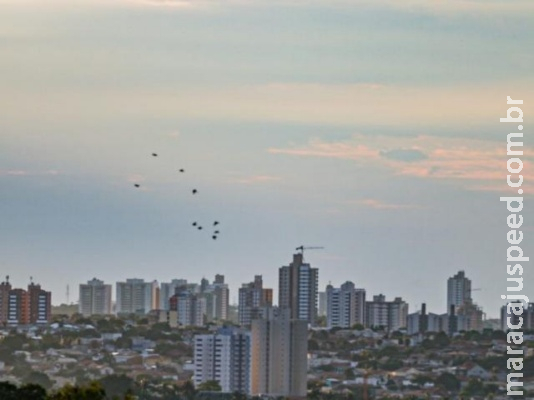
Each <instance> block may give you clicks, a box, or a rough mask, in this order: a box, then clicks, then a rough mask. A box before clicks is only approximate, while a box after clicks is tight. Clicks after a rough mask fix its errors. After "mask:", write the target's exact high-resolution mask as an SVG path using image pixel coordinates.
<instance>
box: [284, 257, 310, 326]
mask: <svg viewBox="0 0 534 400" xmlns="http://www.w3.org/2000/svg"><path fill="white" fill-rule="evenodd" d="M318 288H319V270H318V269H317V268H312V267H311V266H310V264H308V263H304V259H303V254H302V253H300V254H294V255H293V262H292V263H291V264H289V266H284V267H281V268H280V269H279V275H278V306H279V307H281V308H287V309H289V310H290V313H291V318H292V319H300V320H304V321H307V322H308V323H309V324H311V325H315V324H316V320H317V300H318V292H319V290H318Z"/></svg>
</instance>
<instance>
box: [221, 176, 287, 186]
mask: <svg viewBox="0 0 534 400" xmlns="http://www.w3.org/2000/svg"><path fill="white" fill-rule="evenodd" d="M280 180H282V178H281V177H279V176H272V175H253V176H248V177H243V178H235V179H231V180H230V182H231V183H241V184H245V185H255V184H261V183H271V182H277V181H280Z"/></svg>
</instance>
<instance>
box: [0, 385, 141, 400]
mask: <svg viewBox="0 0 534 400" xmlns="http://www.w3.org/2000/svg"><path fill="white" fill-rule="evenodd" d="M135 398H136V397H134V396H133V395H132V394H126V395H124V396H122V397H118V396H114V397H112V398H110V397H107V396H106V391H105V390H104V388H103V387H102V386H101V385H100V384H99V383H98V382H92V383H90V384H89V385H86V386H71V385H67V386H64V387H63V388H61V389H59V390H57V391H52V392H50V393H48V392H47V391H46V389H45V388H43V387H42V386H40V385H37V384H33V383H30V384H27V385H23V386H16V385H14V384H12V383H10V382H0V399H2V400H108V399H111V400H134V399H135Z"/></svg>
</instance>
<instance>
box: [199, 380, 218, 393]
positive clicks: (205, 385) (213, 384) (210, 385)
mask: <svg viewBox="0 0 534 400" xmlns="http://www.w3.org/2000/svg"><path fill="white" fill-rule="evenodd" d="M198 390H200V391H203V392H220V391H221V390H222V388H221V385H220V384H219V382H217V381H206V382H202V383H201V384H200V385H198Z"/></svg>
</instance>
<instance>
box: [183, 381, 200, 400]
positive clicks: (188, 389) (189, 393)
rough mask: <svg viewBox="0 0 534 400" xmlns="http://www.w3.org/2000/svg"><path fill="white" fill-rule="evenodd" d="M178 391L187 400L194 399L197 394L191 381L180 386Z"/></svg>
mask: <svg viewBox="0 0 534 400" xmlns="http://www.w3.org/2000/svg"><path fill="white" fill-rule="evenodd" d="M179 391H180V393H181V394H182V396H184V397H185V398H186V399H188V400H192V399H194V398H195V396H196V393H197V391H196V389H195V386H194V385H193V382H191V381H187V382H185V383H184V384H183V385H182V386H180V389H179Z"/></svg>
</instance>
